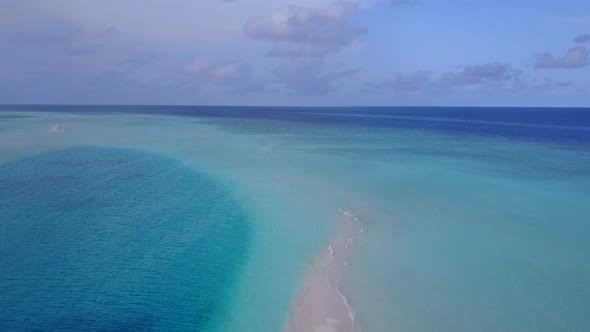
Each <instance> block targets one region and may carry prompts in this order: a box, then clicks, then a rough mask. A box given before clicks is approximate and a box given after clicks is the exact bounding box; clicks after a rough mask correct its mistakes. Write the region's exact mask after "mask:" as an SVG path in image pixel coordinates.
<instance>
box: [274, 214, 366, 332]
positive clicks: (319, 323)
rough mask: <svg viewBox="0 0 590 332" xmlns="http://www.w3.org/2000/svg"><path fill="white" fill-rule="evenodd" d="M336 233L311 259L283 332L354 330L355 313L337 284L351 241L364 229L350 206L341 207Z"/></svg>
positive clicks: (351, 246) (352, 242) (346, 331)
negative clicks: (346, 208)
mask: <svg viewBox="0 0 590 332" xmlns="http://www.w3.org/2000/svg"><path fill="white" fill-rule="evenodd" d="M338 223H339V224H338V228H337V231H336V234H334V236H333V237H332V238H331V239H330V243H329V244H328V246H327V247H326V248H325V249H324V250H322V251H321V252H320V253H318V255H317V256H316V257H315V258H314V259H313V261H312V262H311V264H310V266H309V267H308V269H307V271H306V274H305V275H304V278H303V280H302V282H301V286H300V287H301V288H300V289H299V292H298V295H297V297H296V300H295V303H294V305H293V307H292V311H291V313H290V315H289V318H288V321H287V324H286V327H285V332H333V331H334V332H335V331H338V332H353V331H357V330H358V329H357V328H356V327H355V313H354V310H353V309H352V307H351V306H350V304H349V302H348V300H347V298H346V297H345V296H344V294H343V293H342V292H341V291H340V289H339V288H338V285H339V282H340V279H341V277H342V273H343V272H344V269H345V267H346V265H347V262H346V258H347V257H348V256H349V255H350V253H351V249H352V248H353V244H354V242H355V241H356V239H357V237H358V236H359V235H360V234H361V233H362V232H363V229H362V226H361V224H360V222H359V221H358V219H357V218H356V217H355V216H354V214H353V213H352V212H351V211H350V210H340V217H339V221H338Z"/></svg>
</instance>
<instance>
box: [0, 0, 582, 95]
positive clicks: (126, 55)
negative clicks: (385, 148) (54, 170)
mask: <svg viewBox="0 0 590 332" xmlns="http://www.w3.org/2000/svg"><path fill="white" fill-rule="evenodd" d="M0 45H2V47H1V48H0V103H40V104H43V103H57V104H61V103H75V104H225V105H434V106H436V105H480V106H590V55H589V49H590V2H588V1H582V0H562V1H556V0H545V1H533V0H521V1H507V0H495V1H484V0H481V1H477V0H471V1H467V0H461V1H459V0H455V1H453V0H448V1H440V0H438V1H435V0H415V1H412V0H366V1H334V0H299V1H294V0H233V1H229V0H225V1H223V0H199V1H194V0H193V1H189V0H169V1H158V0H127V1H119V0H100V1H99V0H95V1H91V0H87V1H77V0H44V1H40V0H3V1H0Z"/></svg>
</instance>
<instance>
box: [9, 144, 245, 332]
mask: <svg viewBox="0 0 590 332" xmlns="http://www.w3.org/2000/svg"><path fill="white" fill-rule="evenodd" d="M0 206H2V225H1V226H0V227H1V229H2V241H1V243H2V245H1V253H2V255H1V256H0V266H2V277H0V293H1V294H2V304H1V306H0V308H1V309H0V330H2V331H18V330H39V329H41V330H50V331H55V330H60V331H63V330H73V331H79V330H88V329H93V330H112V331H115V330H116V331H121V330H126V331H129V330H133V331H145V330H195V329H196V330H198V329H201V328H204V327H207V326H210V324H211V322H212V321H213V320H214V319H213V318H215V315H219V314H218V313H217V312H218V311H220V310H223V309H224V308H223V303H222V301H223V298H224V297H225V296H228V295H229V292H230V290H231V287H232V283H233V282H234V279H235V276H234V275H235V273H236V271H237V270H238V269H239V267H240V263H241V262H242V261H243V260H244V256H245V255H246V254H247V249H248V241H249V235H248V227H249V225H248V223H247V217H246V215H245V214H244V211H243V210H242V208H241V207H240V205H239V203H238V202H237V201H235V199H233V198H232V196H231V194H230V193H229V192H228V190H227V189H226V188H224V187H223V185H221V184H219V183H217V182H216V181H214V180H212V179H210V178H208V177H206V176H204V175H203V174H200V173H198V172H196V171H194V170H192V169H190V168H188V167H186V166H184V165H182V164H181V163H179V162H178V161H175V160H172V159H169V158H165V157H162V156H159V155H157V154H149V153H144V152H138V151H136V150H123V149H115V148H95V147H85V148H73V149H67V150H59V151H56V152H50V153H45V154H40V155H35V156H33V157H29V158H24V159H19V160H16V161H12V162H8V163H5V164H3V165H1V166H0Z"/></svg>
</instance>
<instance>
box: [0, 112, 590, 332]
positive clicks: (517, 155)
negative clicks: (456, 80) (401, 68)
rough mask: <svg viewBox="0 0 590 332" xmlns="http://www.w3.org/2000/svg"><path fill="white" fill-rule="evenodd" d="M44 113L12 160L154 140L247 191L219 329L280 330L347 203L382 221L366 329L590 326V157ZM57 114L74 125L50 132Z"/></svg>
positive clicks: (357, 268)
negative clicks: (243, 244) (243, 230)
mask: <svg viewBox="0 0 590 332" xmlns="http://www.w3.org/2000/svg"><path fill="white" fill-rule="evenodd" d="M28 114H29V115H30V113H28ZM34 115H36V116H37V117H32V118H10V119H3V121H2V122H1V123H0V127H1V128H2V129H1V130H0V162H6V161H13V160H18V159H19V158H25V157H29V156H34V155H36V154H38V153H42V152H49V151H57V150H61V149H64V148H69V147H79V146H101V147H116V148H127V149H139V150H142V151H146V152H154V153H157V154H159V155H164V156H167V157H169V158H173V159H176V160H179V161H181V162H183V163H184V164H185V165H187V166H188V167H193V168H194V169H197V170H199V171H200V172H203V174H207V175H208V176H211V177H213V178H216V179H222V181H223V182H224V183H226V184H227V186H228V187H229V188H231V191H232V195H234V196H235V197H236V199H237V201H239V202H240V206H242V207H243V209H244V211H245V213H247V214H248V220H249V225H250V228H251V235H250V245H249V250H248V255H247V256H246V258H245V262H244V264H243V267H242V268H241V270H240V271H239V272H238V273H237V281H236V283H235V285H234V286H232V287H233V288H232V294H233V296H231V297H229V298H228V299H227V301H225V302H224V304H223V309H224V310H221V311H220V312H223V315H221V314H219V316H218V317H217V319H218V320H219V322H218V323H219V324H220V325H218V326H217V327H216V329H219V330H223V331H278V330H280V329H281V328H282V326H283V324H284V320H285V318H286V315H287V312H288V310H289V305H290V303H291V301H292V298H293V296H294V291H295V289H296V287H297V282H298V280H299V277H300V276H301V274H302V273H303V270H304V267H305V264H306V262H307V261H309V259H310V257H312V255H313V254H314V253H315V252H316V251H317V250H319V249H320V248H322V247H323V246H324V244H325V241H327V239H328V236H329V234H330V231H331V230H332V229H333V221H334V220H335V218H336V215H337V211H338V208H346V209H351V210H353V211H354V212H355V214H356V215H357V216H358V217H359V218H360V220H361V222H362V223H363V224H364V226H365V227H364V228H365V230H366V231H365V233H364V235H363V237H362V238H361V239H360V244H359V246H358V247H357V249H356V253H355V256H354V257H353V258H352V259H351V260H350V262H351V264H350V266H349V269H348V270H347V272H346V275H345V276H344V290H345V293H346V294H347V296H348V297H349V300H350V302H351V303H352V305H353V307H354V308H355V311H356V313H357V320H358V325H359V326H360V327H362V329H363V330H366V331H558V330H559V331H587V330H588V328H589V327H590V318H588V316H587V311H588V308H590V285H589V284H588V280H590V264H589V263H588V257H590V242H589V241H588V240H587V239H588V235H589V234H590V224H589V223H588V215H590V204H588V202H590V177H589V175H588V171H587V170H588V167H589V166H590V157H589V156H588V154H587V153H586V152H580V151H572V150H565V149H560V148H558V147H556V146H545V145H534V144H531V143H526V142H518V141H513V140H508V139H499V138H498V139H491V138H477V139H475V138H472V139H463V138H459V137H453V136H445V135H442V134H434V133H432V132H429V133H427V132H421V131H404V130H390V129H387V128H363V127H355V126H345V125H341V126H320V125H311V124H303V123H291V122H282V121H270V120H247V119H211V118H207V119H197V118H190V117H172V116H168V117H165V116H150V115H84V116H80V115H74V114H51V113H41V114H39V113H35V114H34ZM56 123H61V124H63V125H64V128H65V130H64V132H63V133H60V134H49V133H48V131H49V129H50V128H51V127H52V126H53V125H55V124H56Z"/></svg>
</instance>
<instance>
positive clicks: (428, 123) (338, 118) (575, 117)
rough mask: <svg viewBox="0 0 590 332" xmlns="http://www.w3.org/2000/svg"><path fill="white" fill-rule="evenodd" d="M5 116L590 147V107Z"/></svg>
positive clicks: (144, 109) (58, 108)
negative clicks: (260, 125) (275, 125)
mask: <svg viewBox="0 0 590 332" xmlns="http://www.w3.org/2000/svg"><path fill="white" fill-rule="evenodd" d="M0 111H48V112H73V113H82V114H84V113H100V114H116V113H143V114H171V115H182V116H198V117H221V118H251V119H274V120H285V121H299V122H306V123H313V124H320V125H324V126H329V125H343V124H344V125H355V126H369V127H392V128H404V129H416V130H431V131H438V132H443V133H445V134H458V135H464V134H468V135H477V136H493V137H503V138H513V139H522V140H528V141H539V142H543V143H546V142H551V143H556V144H565V145H571V146H573V145H575V146H578V145H585V144H587V143H589V142H590V108H510V107H506V108H494V107H253V106H252V107H229V106H74V105H68V106H62V105H45V106H27V105H18V106H10V105H4V106H0Z"/></svg>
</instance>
